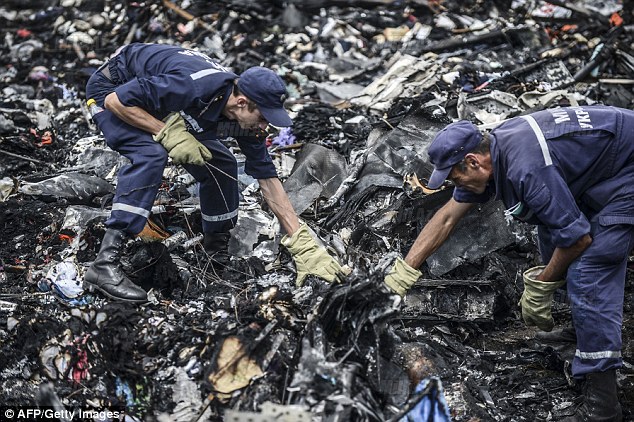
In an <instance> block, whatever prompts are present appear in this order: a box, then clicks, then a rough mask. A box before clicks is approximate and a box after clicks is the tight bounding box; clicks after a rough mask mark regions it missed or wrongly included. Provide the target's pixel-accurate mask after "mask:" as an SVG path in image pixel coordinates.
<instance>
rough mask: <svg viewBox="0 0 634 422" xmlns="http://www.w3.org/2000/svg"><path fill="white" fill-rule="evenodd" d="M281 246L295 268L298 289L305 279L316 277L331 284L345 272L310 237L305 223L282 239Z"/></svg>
mask: <svg viewBox="0 0 634 422" xmlns="http://www.w3.org/2000/svg"><path fill="white" fill-rule="evenodd" d="M281 243H282V245H284V246H285V247H286V249H288V251H289V252H290V253H291V255H292V256H293V261H295V267H296V268H297V281H296V284H297V286H298V287H301V286H303V285H304V281H305V280H306V277H308V276H309V275H314V276H317V277H319V278H321V279H324V280H326V281H327V282H329V283H332V282H333V281H335V280H339V279H340V278H342V277H343V276H344V275H345V273H346V271H344V269H343V268H342V267H341V265H339V263H338V262H337V260H336V259H334V258H333V257H332V256H330V254H329V253H328V252H327V251H326V249H325V248H324V247H322V246H319V245H318V244H317V242H316V241H315V239H314V238H313V236H311V234H310V232H309V230H308V226H307V225H306V223H304V224H302V225H301V226H300V228H299V230H297V231H296V232H295V233H293V235H292V236H289V235H286V236H284V237H283V238H282V241H281Z"/></svg>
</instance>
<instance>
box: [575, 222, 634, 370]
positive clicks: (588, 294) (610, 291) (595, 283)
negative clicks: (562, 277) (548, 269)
mask: <svg viewBox="0 0 634 422" xmlns="http://www.w3.org/2000/svg"><path fill="white" fill-rule="evenodd" d="M590 235H591V236H592V244H591V245H590V247H589V248H588V249H586V250H585V251H584V252H583V254H582V255H581V256H580V257H579V258H577V260H575V261H574V262H573V263H572V264H571V266H570V268H569V269H568V276H567V281H568V295H569V297H570V302H571V308H572V318H573V321H574V324H575V328H576V332H577V350H576V352H575V358H574V360H573V365H572V373H573V375H574V376H575V377H583V376H584V375H585V374H588V373H593V372H604V371H607V370H611V369H617V368H620V367H621V366H622V365H623V360H622V358H621V325H622V322H623V297H624V288H625V275H626V266H627V258H628V255H629V252H630V250H631V249H632V246H633V245H634V226H632V225H626V224H615V225H609V226H603V225H601V224H599V223H598V222H596V221H595V222H593V223H592V231H591V233H590Z"/></svg>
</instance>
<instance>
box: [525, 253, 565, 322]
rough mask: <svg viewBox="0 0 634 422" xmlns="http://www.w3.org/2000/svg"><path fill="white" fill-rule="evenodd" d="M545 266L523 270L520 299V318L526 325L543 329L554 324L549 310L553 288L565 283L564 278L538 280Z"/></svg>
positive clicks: (555, 288)
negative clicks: (522, 289)
mask: <svg viewBox="0 0 634 422" xmlns="http://www.w3.org/2000/svg"><path fill="white" fill-rule="evenodd" d="M544 268H546V267H545V266H544V265H540V266H538V267H533V268H529V269H528V270H526V271H524V293H523V294H522V298H521V299H520V303H519V304H520V306H521V307H522V318H523V319H524V322H525V323H526V325H528V326H532V325H535V326H537V327H538V328H539V329H541V330H544V331H551V330H552V329H553V327H554V326H555V321H554V320H553V316H552V313H551V311H550V308H551V305H552V301H553V294H554V293H555V290H557V289H558V288H560V287H561V286H563V285H564V284H566V280H558V281H539V280H536V279H535V277H537V276H538V275H539V274H540V273H541V272H542V271H543V270H544Z"/></svg>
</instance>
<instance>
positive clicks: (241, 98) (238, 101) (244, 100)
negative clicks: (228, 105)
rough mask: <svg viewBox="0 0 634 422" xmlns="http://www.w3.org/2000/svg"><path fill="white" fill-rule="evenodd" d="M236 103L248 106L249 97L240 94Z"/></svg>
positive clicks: (240, 105) (239, 105)
mask: <svg viewBox="0 0 634 422" xmlns="http://www.w3.org/2000/svg"><path fill="white" fill-rule="evenodd" d="M236 105H237V106H238V107H240V108H244V107H246V106H247V99H246V98H244V97H243V96H239V97H238V99H237V100H236Z"/></svg>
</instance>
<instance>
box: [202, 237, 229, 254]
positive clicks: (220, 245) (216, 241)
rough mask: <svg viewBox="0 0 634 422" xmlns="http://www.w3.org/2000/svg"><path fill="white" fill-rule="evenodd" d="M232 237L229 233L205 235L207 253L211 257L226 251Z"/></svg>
mask: <svg viewBox="0 0 634 422" xmlns="http://www.w3.org/2000/svg"><path fill="white" fill-rule="evenodd" d="M230 238H231V235H230V234H229V233H224V232H220V233H205V238H204V241H203V242H204V244H203V246H204V248H205V252H207V253H208V254H209V255H213V254H215V253H216V252H221V251H226V250H227V246H228V245H229V239H230Z"/></svg>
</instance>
